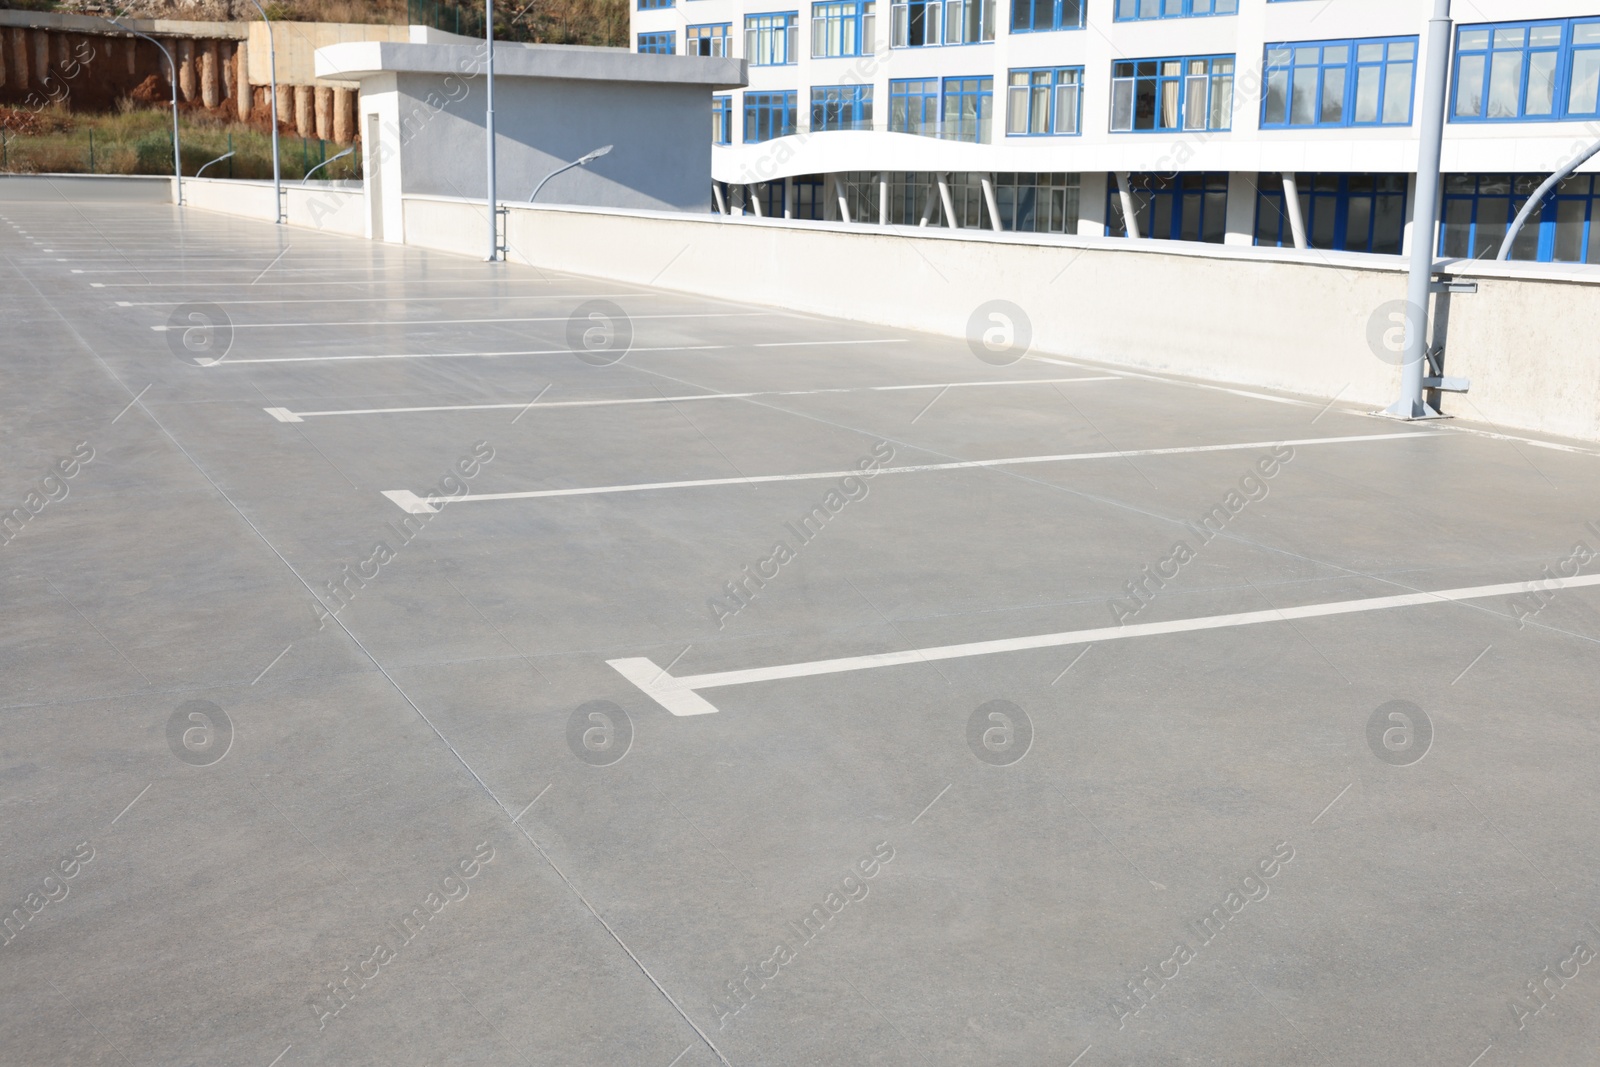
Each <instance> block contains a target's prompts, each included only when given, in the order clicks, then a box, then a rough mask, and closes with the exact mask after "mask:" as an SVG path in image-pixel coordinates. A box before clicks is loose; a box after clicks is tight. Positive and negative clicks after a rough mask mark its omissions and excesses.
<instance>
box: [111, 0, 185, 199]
mask: <svg viewBox="0 0 1600 1067" xmlns="http://www.w3.org/2000/svg"><path fill="white" fill-rule="evenodd" d="M106 21H107V22H109V23H111V25H113V26H115V27H116V28H117V29H119V30H125V31H127V32H128V33H131V34H133V35H134V36H135V37H143V38H144V39H145V40H147V41H149V42H150V43H151V44H153V45H155V46H156V47H157V48H159V49H161V54H162V55H164V56H166V57H167V69H168V70H169V71H171V72H172V181H173V198H174V200H175V201H176V203H177V205H178V206H179V207H182V206H183V155H182V153H180V152H179V151H178V64H177V63H176V62H175V61H174V60H173V58H172V53H171V52H169V51H167V46H166V45H164V44H162V43H161V42H160V41H158V40H156V39H155V38H154V37H152V36H150V35H149V34H148V33H140V32H139V31H138V30H136V29H134V28H133V27H132V26H124V25H123V24H122V23H120V22H118V21H117V20H116V19H106Z"/></svg>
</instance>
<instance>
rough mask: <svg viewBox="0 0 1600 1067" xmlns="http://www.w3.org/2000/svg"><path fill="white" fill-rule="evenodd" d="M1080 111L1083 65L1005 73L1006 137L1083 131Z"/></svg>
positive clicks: (1053, 135) (1070, 133) (1068, 134)
mask: <svg viewBox="0 0 1600 1067" xmlns="http://www.w3.org/2000/svg"><path fill="white" fill-rule="evenodd" d="M1082 112H1083V68H1082V67H1042V68H1035V69H1029V70H1013V71H1009V72H1008V73H1007V85H1006V136H1007V137H1060V136H1074V135H1076V134H1079V133H1081V132H1083V131H1082V126H1083V124H1082V121H1081V119H1082Z"/></svg>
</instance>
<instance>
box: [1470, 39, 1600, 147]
mask: <svg viewBox="0 0 1600 1067" xmlns="http://www.w3.org/2000/svg"><path fill="white" fill-rule="evenodd" d="M1454 85H1455V88H1454V95H1453V96H1452V98H1451V105H1450V121H1452V122H1550V121H1556V120H1560V119H1577V118H1592V117H1594V116H1596V115H1600V99H1597V97H1600V19H1595V18H1588V19H1546V20H1540V21H1537V22H1503V23H1493V24H1489V25H1480V26H1463V27H1461V28H1460V30H1459V31H1457V34H1456V57H1455V78H1454Z"/></svg>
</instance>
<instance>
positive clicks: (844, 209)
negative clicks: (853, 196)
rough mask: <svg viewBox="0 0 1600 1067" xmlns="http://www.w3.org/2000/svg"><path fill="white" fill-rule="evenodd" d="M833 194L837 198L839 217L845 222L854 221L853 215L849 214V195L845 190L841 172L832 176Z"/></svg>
mask: <svg viewBox="0 0 1600 1067" xmlns="http://www.w3.org/2000/svg"><path fill="white" fill-rule="evenodd" d="M833 195H834V196H836V197H838V198H839V218H840V219H842V220H843V221H845V222H854V221H856V220H855V218H854V216H852V215H851V214H850V195H849V193H848V192H846V190H845V187H844V176H843V175H842V174H835V175H834V176H833Z"/></svg>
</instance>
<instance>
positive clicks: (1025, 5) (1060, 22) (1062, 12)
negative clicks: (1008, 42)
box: [1011, 0, 1083, 33]
mask: <svg viewBox="0 0 1600 1067" xmlns="http://www.w3.org/2000/svg"><path fill="white" fill-rule="evenodd" d="M1081 29H1083V0H1011V32H1012V33H1042V32H1045V31H1047V30H1081Z"/></svg>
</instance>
